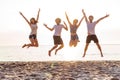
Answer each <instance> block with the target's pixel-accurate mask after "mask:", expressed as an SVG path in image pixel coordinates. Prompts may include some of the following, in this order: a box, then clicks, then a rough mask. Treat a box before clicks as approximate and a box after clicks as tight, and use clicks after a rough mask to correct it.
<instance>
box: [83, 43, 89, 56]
mask: <svg viewBox="0 0 120 80" xmlns="http://www.w3.org/2000/svg"><path fill="white" fill-rule="evenodd" d="M88 46H89V43H86V46H85V49H84V54H83V57H85V55H86V51H87V49H88Z"/></svg>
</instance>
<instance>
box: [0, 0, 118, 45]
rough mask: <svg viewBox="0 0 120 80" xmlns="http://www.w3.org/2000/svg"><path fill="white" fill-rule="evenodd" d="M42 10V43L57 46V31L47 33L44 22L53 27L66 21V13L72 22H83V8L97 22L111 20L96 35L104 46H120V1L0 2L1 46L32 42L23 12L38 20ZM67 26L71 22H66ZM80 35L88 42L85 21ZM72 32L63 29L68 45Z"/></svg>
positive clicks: (2, 0) (19, 0)
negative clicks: (55, 43) (55, 32)
mask: <svg viewBox="0 0 120 80" xmlns="http://www.w3.org/2000/svg"><path fill="white" fill-rule="evenodd" d="M39 8H40V10H41V11H40V18H39V23H38V27H39V29H38V40H39V43H40V44H41V45H42V44H53V39H52V35H53V32H50V31H49V30H47V29H46V28H45V27H44V26H43V23H46V24H48V26H50V27H53V25H54V24H55V22H54V20H55V18H57V17H60V18H61V19H62V21H66V18H65V11H66V12H67V13H68V15H69V18H70V20H71V21H73V19H75V18H77V19H78V20H80V19H81V17H82V16H83V15H82V11H81V10H82V9H84V10H85V12H86V14H87V16H89V15H93V16H94V17H95V18H94V20H97V19H99V18H100V17H102V16H105V15H106V14H110V17H108V18H106V19H105V20H103V21H101V22H100V23H99V24H98V25H97V26H96V34H97V35H98V38H99V40H100V43H103V44H120V36H119V34H120V22H119V21H120V20H119V19H120V10H119V8H120V0H0V37H1V38H0V44H1V45H22V44H24V43H28V42H29V38H28V36H29V33H30V28H29V25H28V24H27V23H26V22H25V20H24V19H23V18H22V17H21V16H20V14H19V11H21V12H22V13H23V14H24V15H25V16H26V17H27V19H30V18H31V17H35V18H36V15H37V11H38V9H39ZM66 23H67V21H66ZM77 33H78V35H79V37H80V41H81V43H85V40H86V36H87V29H86V23H85V20H83V22H82V24H81V26H80V28H79V30H78V32H77ZM69 37H70V35H69V31H68V32H66V31H65V30H63V33H62V38H63V40H64V42H65V43H68V42H69Z"/></svg>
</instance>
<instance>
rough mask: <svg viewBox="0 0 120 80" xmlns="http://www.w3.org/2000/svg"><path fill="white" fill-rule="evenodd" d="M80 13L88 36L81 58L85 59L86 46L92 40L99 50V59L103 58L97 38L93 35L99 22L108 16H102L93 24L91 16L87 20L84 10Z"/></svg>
mask: <svg viewBox="0 0 120 80" xmlns="http://www.w3.org/2000/svg"><path fill="white" fill-rule="evenodd" d="M82 13H83V15H84V17H85V21H86V24H87V30H88V36H87V39H86V46H85V49H84V54H83V57H85V55H86V51H87V49H88V46H89V43H90V42H91V40H93V41H94V42H95V43H96V45H97V47H98V49H99V50H100V53H101V57H103V54H102V49H101V46H100V44H99V41H98V38H97V36H96V34H95V26H96V24H97V23H98V22H99V21H101V20H103V19H104V18H106V17H108V16H109V15H108V14H107V15H106V16H104V17H102V18H100V19H98V20H97V21H94V22H93V19H94V17H93V16H92V15H90V16H89V20H88V19H87V17H86V14H85V12H84V10H82Z"/></svg>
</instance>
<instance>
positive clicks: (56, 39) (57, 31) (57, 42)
mask: <svg viewBox="0 0 120 80" xmlns="http://www.w3.org/2000/svg"><path fill="white" fill-rule="evenodd" d="M55 22H56V25H54V26H53V28H49V27H48V26H47V25H46V24H44V26H45V27H46V28H47V29H49V30H50V31H53V30H55V33H54V35H53V39H54V47H52V48H51V49H50V50H49V52H48V55H49V56H51V52H52V51H53V50H54V49H56V48H57V47H58V45H60V46H59V47H58V48H57V49H56V50H55V55H56V54H57V51H58V50H60V49H62V48H63V47H64V43H63V40H62V38H61V32H62V28H64V29H65V30H66V31H67V30H68V27H67V25H66V23H65V22H64V25H65V26H64V25H63V24H60V23H61V19H60V18H56V19H55Z"/></svg>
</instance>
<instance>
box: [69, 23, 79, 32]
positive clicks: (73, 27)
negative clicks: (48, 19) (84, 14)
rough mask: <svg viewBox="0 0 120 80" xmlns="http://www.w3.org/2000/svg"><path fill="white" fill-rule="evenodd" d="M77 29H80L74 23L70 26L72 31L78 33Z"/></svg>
mask: <svg viewBox="0 0 120 80" xmlns="http://www.w3.org/2000/svg"><path fill="white" fill-rule="evenodd" d="M77 29H78V27H77V26H73V25H71V26H70V32H71V33H76V31H77Z"/></svg>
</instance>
